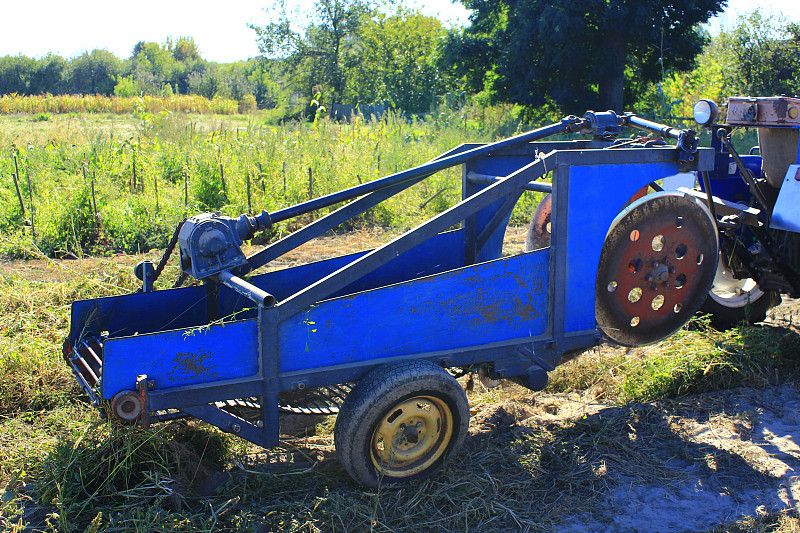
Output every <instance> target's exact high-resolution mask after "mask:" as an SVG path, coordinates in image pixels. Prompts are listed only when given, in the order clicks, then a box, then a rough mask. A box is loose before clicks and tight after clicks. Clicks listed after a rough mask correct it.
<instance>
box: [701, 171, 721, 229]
mask: <svg viewBox="0 0 800 533" xmlns="http://www.w3.org/2000/svg"><path fill="white" fill-rule="evenodd" d="M700 175H701V176H702V177H703V188H704V189H705V190H706V205H707V206H708V210H709V211H711V218H713V219H714V224H719V222H718V221H717V210H716V209H715V208H714V197H713V195H712V194H711V180H709V179H708V172H707V171H705V170H703V171H701V172H700Z"/></svg>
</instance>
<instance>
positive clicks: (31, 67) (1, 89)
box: [0, 55, 36, 95]
mask: <svg viewBox="0 0 800 533" xmlns="http://www.w3.org/2000/svg"><path fill="white" fill-rule="evenodd" d="M35 70H36V60H35V59H31V58H29V57H27V56H23V55H18V56H5V57H0V94H13V93H17V94H23V95H27V94H30V83H31V75H32V74H33V72H35Z"/></svg>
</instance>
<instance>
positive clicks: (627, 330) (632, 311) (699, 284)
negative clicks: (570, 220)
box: [595, 192, 718, 346]
mask: <svg viewBox="0 0 800 533" xmlns="http://www.w3.org/2000/svg"><path fill="white" fill-rule="evenodd" d="M717 254H718V242H717V231H716V225H715V224H714V221H713V219H712V218H711V215H710V213H709V212H708V210H707V209H706V208H705V206H703V205H702V204H701V203H699V202H698V201H697V200H695V199H693V198H691V197H686V196H684V195H683V194H680V193H677V192H659V193H656V194H652V195H649V196H646V197H645V198H642V199H641V200H638V201H636V202H634V203H633V204H631V205H630V206H628V207H627V208H625V209H624V210H623V211H622V212H621V213H620V214H619V215H618V216H617V218H616V219H615V220H614V222H613V223H612V226H611V229H610V230H609V232H608V235H607V236H606V240H605V242H604V243H603V250H602V252H601V255H600V265H599V267H598V270H597V282H596V286H595V316H596V318H597V327H598V328H599V329H600V330H602V331H603V332H604V333H605V335H606V336H608V337H609V338H610V339H611V340H612V341H614V342H617V343H619V344H622V345H625V346H640V345H643V344H651V343H654V342H656V341H659V340H661V339H663V338H664V337H667V336H668V335H671V334H672V333H674V332H675V331H677V330H678V329H679V328H680V327H681V326H682V325H683V324H684V323H685V322H686V321H687V320H689V318H691V317H692V315H694V314H695V313H696V312H697V310H698V309H700V306H701V305H702V304H703V302H704V301H705V299H706V296H707V295H708V291H709V289H710V288H711V284H712V282H713V281H714V274H715V272H716V268H717Z"/></svg>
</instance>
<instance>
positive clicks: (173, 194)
mask: <svg viewBox="0 0 800 533" xmlns="http://www.w3.org/2000/svg"><path fill="white" fill-rule="evenodd" d="M516 127H517V124H516V123H515V122H514V120H513V117H512V116H511V115H510V114H509V113H508V111H507V110H503V109H496V110H489V111H485V112H483V113H482V114H478V113H477V112H476V113H473V114H471V115H469V116H467V115H465V116H461V115H453V116H450V115H441V116H439V115H437V116H436V117H434V118H433V119H431V120H429V121H424V122H422V121H410V122H409V121H406V120H405V119H403V118H401V117H389V118H388V120H386V121H384V122H380V123H369V124H365V123H363V122H354V123H351V124H345V125H342V124H335V123H332V122H329V121H320V122H319V123H317V124H311V123H307V122H299V123H292V124H288V125H284V126H270V125H266V124H265V123H264V121H263V116H262V115H259V114H255V115H254V114H250V115H230V116H220V115H191V114H183V113H172V112H166V111H164V112H160V113H155V114H152V113H146V112H145V113H140V114H135V115H103V114H94V115H93V114H83V115H78V116H73V115H55V116H52V117H50V118H49V120H46V121H38V120H36V117H35V116H30V115H16V116H0V229H2V230H3V232H4V233H5V234H6V235H7V236H9V240H7V241H6V242H5V244H4V246H3V247H4V249H5V251H6V252H7V253H14V249H15V248H14V244H15V243H14V241H13V239H12V238H11V236H15V237H17V238H19V237H20V236H21V235H22V234H23V233H22V232H21V231H20V230H21V229H22V228H23V227H24V228H26V232H25V235H27V236H28V237H32V241H33V242H34V243H35V245H36V246H37V247H38V248H39V249H40V250H42V251H43V252H44V253H45V254H47V255H53V254H55V255H58V254H63V253H66V252H69V253H72V254H76V255H80V254H81V253H85V252H89V253H91V252H96V253H103V252H113V251H126V252H135V251H138V250H147V249H150V248H158V247H163V246H164V245H165V243H166V240H167V239H168V238H169V236H170V235H171V233H172V229H173V228H174V227H175V225H176V224H177V222H178V221H179V220H181V219H182V218H183V217H184V216H185V215H186V214H193V213H196V212H200V211H207V210H212V211H213V210H221V211H223V212H225V213H226V214H229V215H234V216H237V215H238V214H240V213H244V212H255V213H258V212H260V210H261V209H266V210H268V211H273V210H276V209H278V208H280V207H285V206H287V205H292V204H295V203H298V202H301V201H304V200H308V199H309V198H316V197H318V196H322V195H325V194H328V193H331V192H334V191H337V190H340V189H343V188H346V187H350V186H353V185H357V184H358V183H361V182H365V181H370V180H373V179H376V178H378V177H381V176H384V175H387V174H391V173H393V172H395V171H397V170H404V169H406V168H409V167H412V166H415V165H419V164H421V163H423V162H425V161H427V160H429V159H431V158H433V157H435V156H437V155H439V154H441V153H442V152H444V151H446V150H449V149H450V148H452V147H454V146H457V145H458V144H460V143H462V142H464V141H467V140H468V141H477V142H482V141H487V140H492V139H494V138H496V137H498V136H506V135H509V134H511V133H513V132H514V130H515V129H516ZM14 175H18V177H17V180H16V184H15V180H14V179H13V176H14ZM17 188H18V189H19V194H17ZM460 191H461V186H460V171H459V170H458V169H454V170H451V171H449V172H442V173H440V174H438V175H437V176H434V177H432V178H430V179H428V180H426V181H424V182H422V183H420V184H418V185H416V186H414V187H413V188H412V189H411V190H410V191H408V192H407V193H406V194H404V195H403V196H401V197H398V198H395V199H390V200H389V201H387V202H385V203H383V204H381V205H379V206H377V207H375V208H373V209H372V210H370V211H369V212H367V213H365V214H364V215H363V216H361V217H359V218H358V219H356V220H355V221H354V222H353V224H355V225H379V226H391V227H400V228H402V227H409V226H411V225H413V224H415V223H417V222H419V221H420V220H422V219H424V218H425V217H428V216H430V215H431V214H433V213H437V212H439V211H441V210H442V209H444V207H445V206H448V205H451V204H452V202H453V201H454V200H455V198H457V197H458V196H459V195H460ZM527 207H530V205H528V206H527ZM23 209H24V215H23ZM301 222H302V221H301ZM289 224H297V222H296V221H295V222H291V223H289ZM287 227H291V226H287V225H282V226H278V227H276V228H274V232H281V231H286V229H287ZM9 241H11V242H9ZM17 252H18V253H24V252H21V251H20V250H17Z"/></svg>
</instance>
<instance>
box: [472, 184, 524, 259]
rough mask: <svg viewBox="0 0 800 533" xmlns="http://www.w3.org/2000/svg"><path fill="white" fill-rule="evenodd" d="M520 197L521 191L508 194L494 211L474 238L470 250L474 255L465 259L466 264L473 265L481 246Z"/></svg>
mask: <svg viewBox="0 0 800 533" xmlns="http://www.w3.org/2000/svg"><path fill="white" fill-rule="evenodd" d="M520 196H522V192H521V191H520V192H519V193H512V194H509V195H508V197H506V199H505V201H504V202H503V205H501V206H500V208H499V209H498V210H497V211H495V213H494V215H493V216H492V218H491V219H490V220H489V222H488V223H487V224H486V226H485V227H484V228H483V230H482V231H481V233H480V234H479V235H478V236H477V237H476V238H475V248H474V250H472V253H473V254H474V255H473V257H467V264H469V265H471V264H473V263H475V259H476V258H477V256H478V254H479V253H480V252H481V249H483V246H484V245H485V244H486V241H488V240H489V237H491V236H492V234H493V233H494V232H495V230H496V229H497V227H498V226H499V225H500V224H501V223H502V222H503V220H505V219H506V217H507V216H509V214H510V213H511V210H512V209H514V206H515V205H517V201H518V200H519V197H520Z"/></svg>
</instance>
